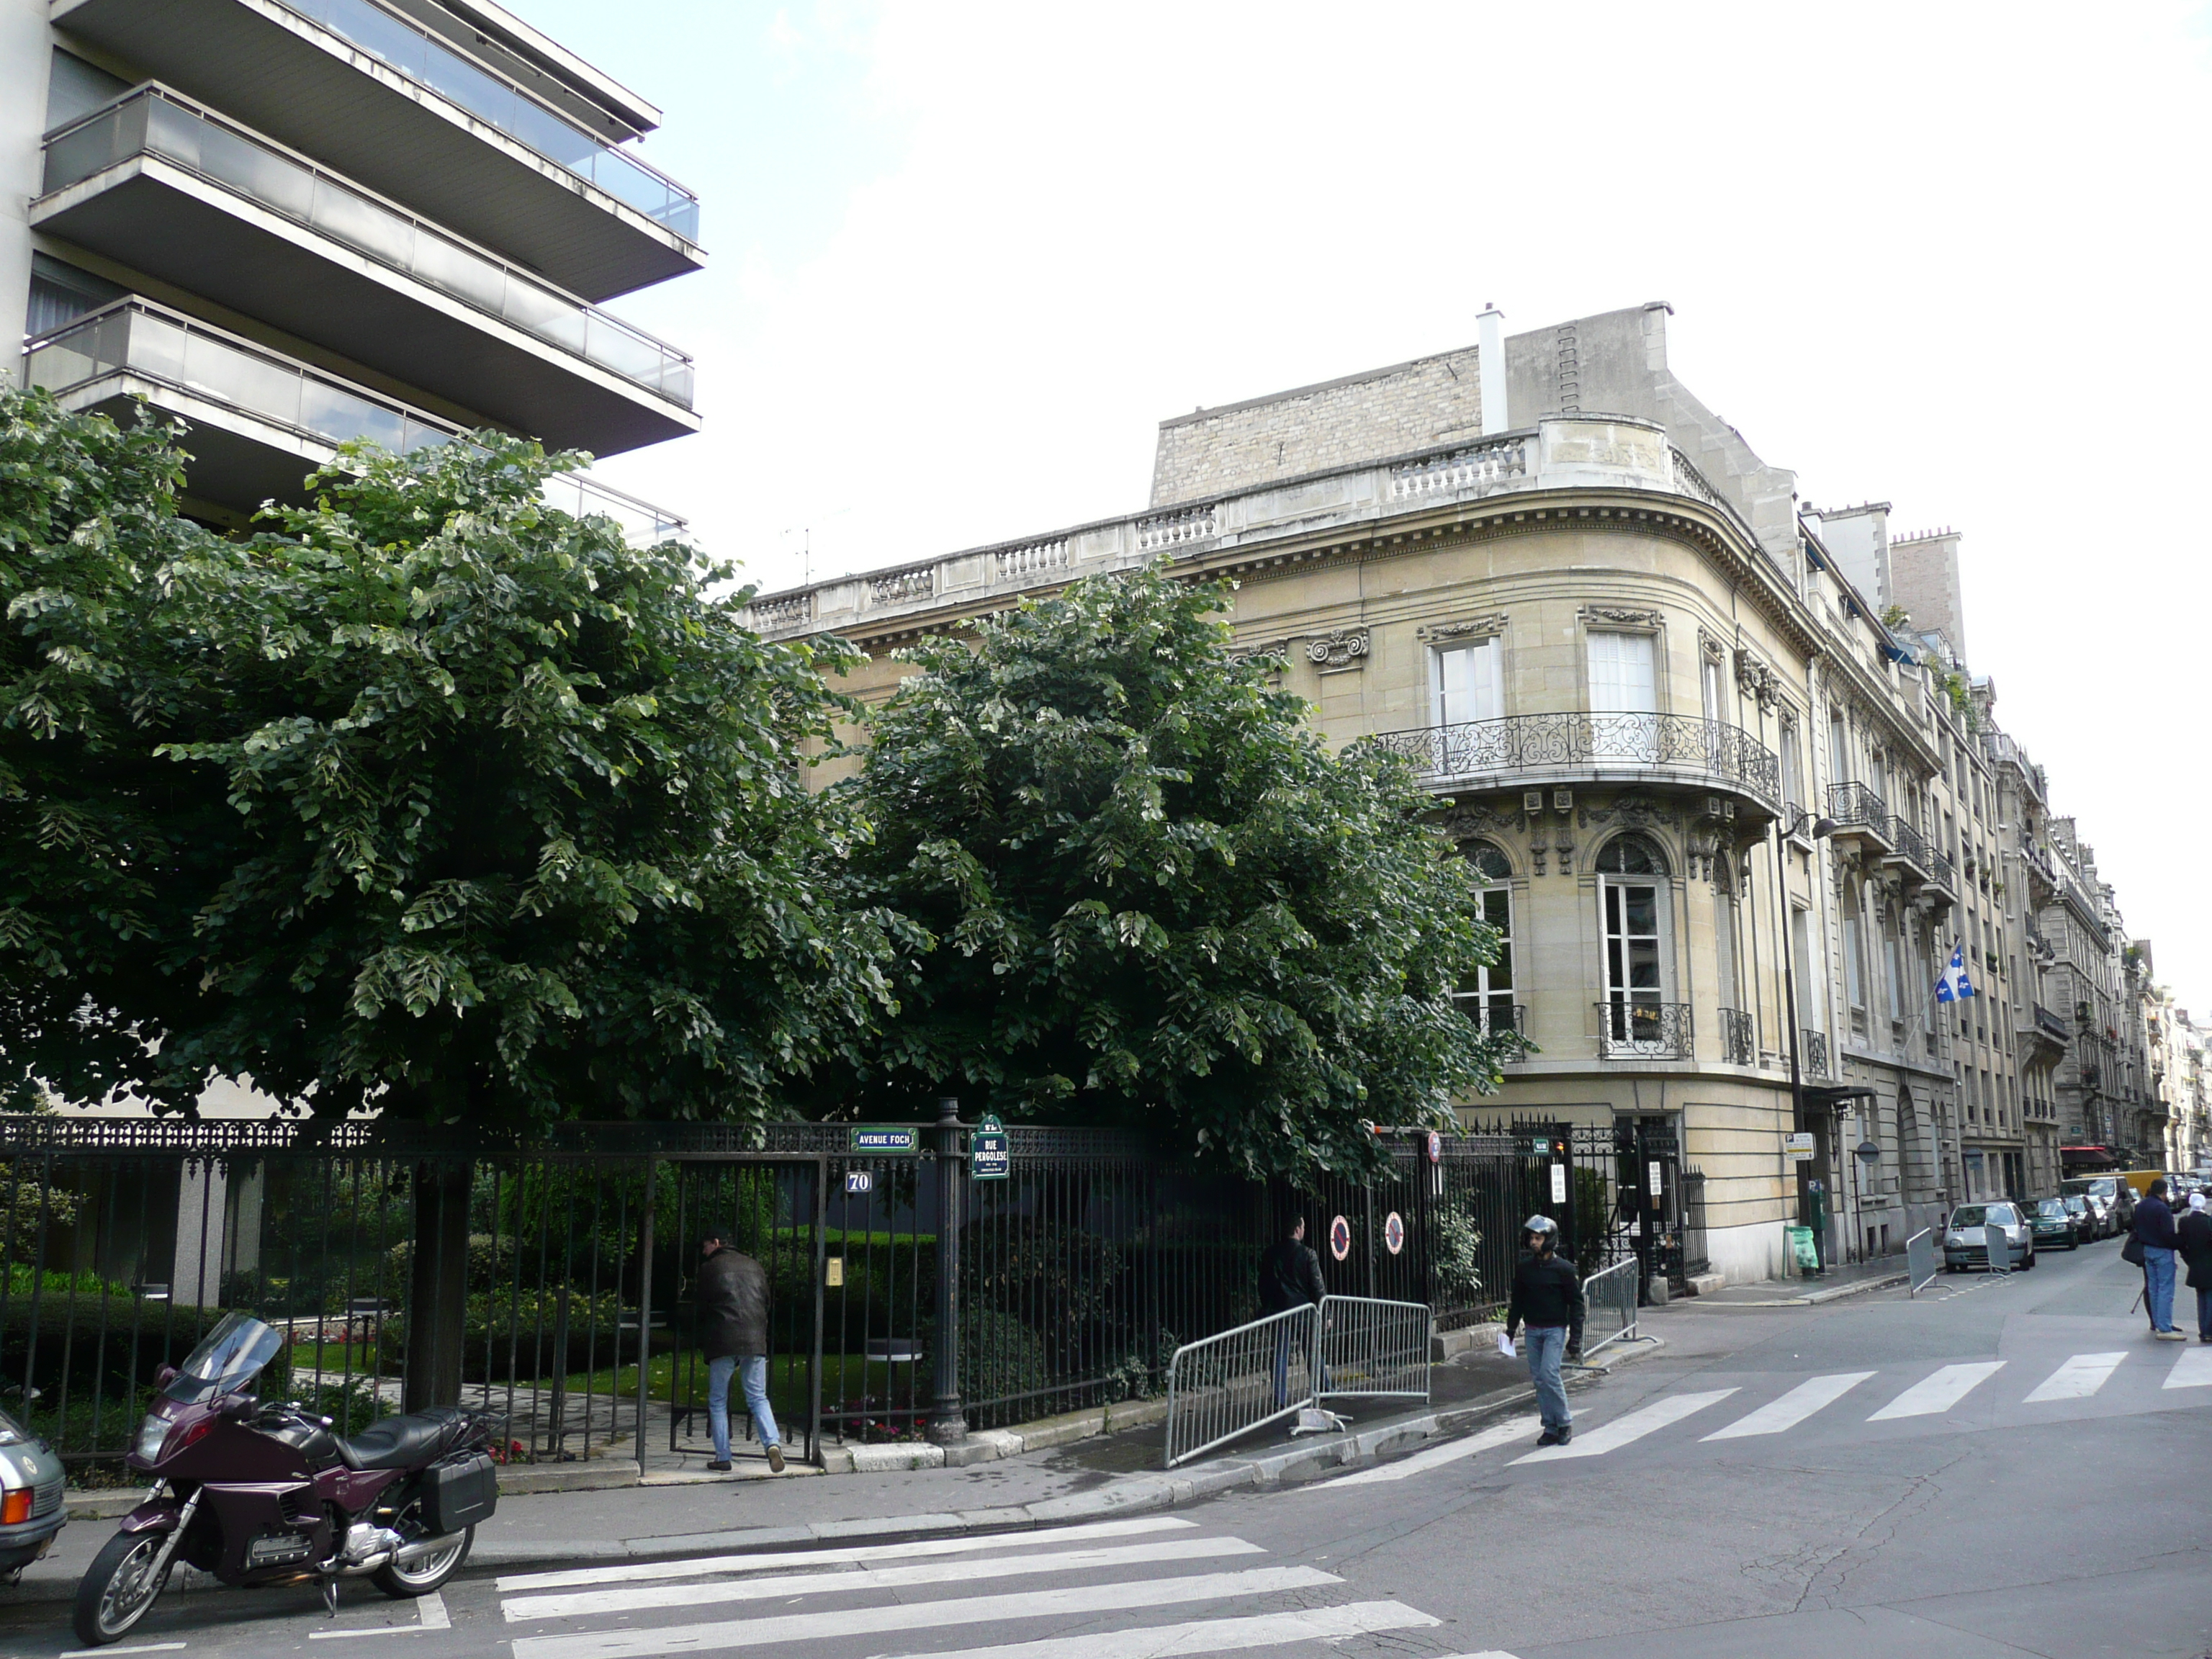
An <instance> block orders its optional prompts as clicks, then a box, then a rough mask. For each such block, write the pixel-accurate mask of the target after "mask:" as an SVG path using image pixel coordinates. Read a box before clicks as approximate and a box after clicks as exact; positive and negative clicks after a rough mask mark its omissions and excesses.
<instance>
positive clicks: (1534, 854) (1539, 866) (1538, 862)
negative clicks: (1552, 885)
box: [1528, 841, 1546, 876]
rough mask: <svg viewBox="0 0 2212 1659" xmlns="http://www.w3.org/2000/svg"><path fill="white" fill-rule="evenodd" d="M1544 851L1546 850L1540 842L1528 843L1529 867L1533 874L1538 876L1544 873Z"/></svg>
mask: <svg viewBox="0 0 2212 1659" xmlns="http://www.w3.org/2000/svg"><path fill="white" fill-rule="evenodd" d="M1545 851H1546V848H1545V846H1544V843H1543V842H1541V841H1533V842H1529V843H1528V864H1529V867H1530V869H1531V870H1532V871H1533V872H1534V873H1535V874H1537V875H1540V876H1541V875H1542V874H1543V873H1544V854H1545Z"/></svg>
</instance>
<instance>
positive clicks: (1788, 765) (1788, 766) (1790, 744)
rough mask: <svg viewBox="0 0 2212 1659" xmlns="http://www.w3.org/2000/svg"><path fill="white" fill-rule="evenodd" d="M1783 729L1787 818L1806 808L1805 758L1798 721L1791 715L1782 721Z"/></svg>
mask: <svg viewBox="0 0 2212 1659" xmlns="http://www.w3.org/2000/svg"><path fill="white" fill-rule="evenodd" d="M1781 727H1782V805H1783V806H1784V808H1785V809H1786V816H1788V817H1796V815H1797V814H1798V813H1799V812H1801V811H1803V810H1804V806H1805V783H1804V773H1805V757H1804V756H1803V755H1802V754H1801V753H1800V752H1799V751H1798V747H1797V721H1796V718H1795V717H1794V716H1792V715H1790V714H1784V715H1783V716H1782V719H1781Z"/></svg>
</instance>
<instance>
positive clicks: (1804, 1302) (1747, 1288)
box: [1681, 1255, 1910, 1308]
mask: <svg viewBox="0 0 2212 1659" xmlns="http://www.w3.org/2000/svg"><path fill="white" fill-rule="evenodd" d="M1909 1277H1910V1275H1908V1274H1907V1273H1906V1272H1905V1258H1904V1257H1903V1256H1901V1255H1893V1256H1882V1257H1878V1258H1877V1259H1876V1260H1875V1261H1849V1262H1840V1263H1838V1265H1836V1266H1835V1267H1830V1268H1829V1269H1828V1270H1827V1272H1826V1273H1821V1274H1820V1275H1819V1276H1817V1277H1814V1276H1813V1275H1810V1274H1808V1275H1806V1276H1804V1277H1802V1278H1796V1279H1761V1280H1760V1281H1759V1282H1758V1283H1756V1284H1752V1285H1723V1286H1722V1287H1721V1288H1720V1289H1718V1290H1716V1291H1704V1292H1702V1293H1701V1294H1699V1296H1697V1297H1694V1298H1692V1300H1691V1301H1689V1302H1687V1303H1685V1304H1681V1305H1683V1306H1685V1307H1693V1308H1709V1307H1717V1308H1814V1307H1818V1306H1820V1304H1822V1303H1826V1302H1839V1301H1841V1300H1842V1299H1843V1298H1844V1297H1849V1296H1863V1295H1865V1294H1866V1293H1867V1292H1868V1291H1884V1290H1887V1289H1889V1288H1890V1287H1891V1286H1893V1285H1902V1284H1904V1283H1905V1281H1906V1279H1908V1278H1909Z"/></svg>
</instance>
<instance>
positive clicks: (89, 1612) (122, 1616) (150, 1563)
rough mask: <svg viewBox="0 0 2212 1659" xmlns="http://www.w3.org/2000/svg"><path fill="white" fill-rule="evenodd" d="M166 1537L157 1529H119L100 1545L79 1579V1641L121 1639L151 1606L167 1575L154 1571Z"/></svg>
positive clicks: (93, 1643) (96, 1644)
mask: <svg viewBox="0 0 2212 1659" xmlns="http://www.w3.org/2000/svg"><path fill="white" fill-rule="evenodd" d="M165 1541H166V1540H165V1538H164V1535H163V1534H160V1533H152V1532H118V1533H117V1534H115V1536H114V1537H112V1538H111V1539H109V1540H108V1541H106V1543H105V1544H103V1545H101V1546H100V1553H99V1554H97V1555H95V1556H94V1557H93V1558H92V1565H90V1566H89V1567H88V1568H86V1569H85V1574H84V1577H82V1579H81V1580H79V1581H78V1583H77V1587H76V1620H75V1624H76V1639H77V1640H78V1641H80V1642H82V1643H83V1644H85V1646H87V1647H88V1648H101V1647H106V1645H107V1644H109V1643H110V1642H118V1641H121V1640H122V1639H123V1638H124V1637H125V1635H127V1634H129V1633H130V1631H131V1627H132V1626H135V1625H136V1624H137V1622H138V1621H139V1620H141V1619H143V1618H144V1617H145V1616H146V1615H147V1613H149V1612H150V1611H151V1610H152V1608H153V1606H154V1601H155V1597H157V1596H159V1595H161V1583H162V1580H164V1579H166V1578H167V1577H168V1576H169V1575H168V1574H167V1571H164V1572H162V1573H161V1574H160V1575H159V1576H156V1575H155V1571H154V1563H155V1559H156V1558H158V1557H159V1556H160V1555H161V1546H162V1544H163V1543H164V1542H165Z"/></svg>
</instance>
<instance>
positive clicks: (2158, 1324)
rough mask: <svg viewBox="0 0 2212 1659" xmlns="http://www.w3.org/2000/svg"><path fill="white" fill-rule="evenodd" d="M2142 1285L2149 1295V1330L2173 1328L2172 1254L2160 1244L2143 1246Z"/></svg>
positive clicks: (2147, 1299)
mask: <svg viewBox="0 0 2212 1659" xmlns="http://www.w3.org/2000/svg"><path fill="white" fill-rule="evenodd" d="M2143 1285H2144V1286H2145V1287H2146V1289H2147V1290H2148V1292H2149V1294H2148V1296H2147V1297H2145V1298H2144V1299H2145V1301H2146V1302H2148V1304H2149V1307H2150V1328H2152V1329H2153V1330H2154V1331H2170V1330H2172V1328H2173V1252H2172V1250H2169V1249H2166V1247H2165V1246H2164V1245H2161V1244H2146V1245H2144V1246H2143Z"/></svg>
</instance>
